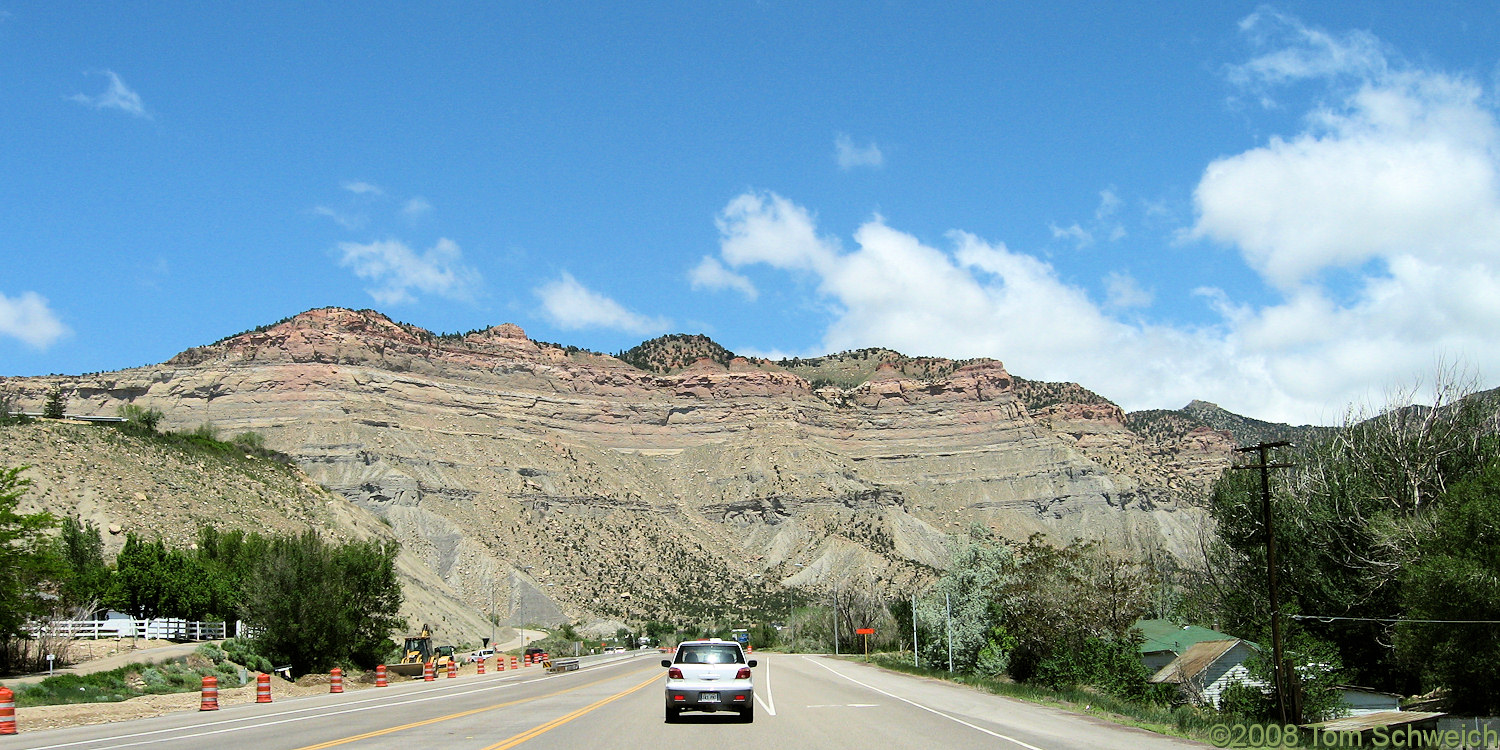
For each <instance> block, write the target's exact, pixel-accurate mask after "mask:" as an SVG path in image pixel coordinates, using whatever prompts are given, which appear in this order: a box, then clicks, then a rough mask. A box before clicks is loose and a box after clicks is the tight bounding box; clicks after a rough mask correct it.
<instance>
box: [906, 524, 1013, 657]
mask: <svg viewBox="0 0 1500 750" xmlns="http://www.w3.org/2000/svg"><path fill="white" fill-rule="evenodd" d="M1015 575H1016V561H1015V555H1014V553H1012V552H1011V550H1010V548H1009V547H1007V546H1006V545H1004V544H1003V543H1001V542H1000V541H999V540H997V539H995V538H994V537H993V536H991V535H990V534H989V532H988V531H987V530H985V529H983V528H981V527H975V528H973V529H971V530H970V532H969V536H968V537H967V538H966V539H964V540H963V541H962V542H961V543H960V546H958V547H957V549H956V550H955V551H954V554H953V564H952V566H951V567H950V568H949V570H948V572H947V573H945V574H944V575H943V576H942V577H941V578H939V579H938V581H937V584H936V585H935V586H934V587H933V589H932V590H931V591H930V592H928V593H927V594H926V595H925V596H923V597H921V598H920V599H918V600H917V629H918V640H919V641H920V647H919V648H918V651H919V652H920V653H921V660H922V663H923V664H927V665H930V666H938V667H946V666H947V665H948V643H949V634H950V633H951V635H952V643H953V668H954V669H955V670H956V671H959V672H972V671H975V670H976V669H979V668H980V664H979V661H980V656H981V652H982V651H984V650H985V649H986V647H988V652H987V655H988V658H987V660H986V663H985V665H984V667H983V669H982V670H981V671H983V672H986V673H992V674H993V673H998V672H1001V671H1004V670H1005V668H1006V667H1007V666H1008V665H1007V664H1006V663H1005V662H1006V660H1007V659H1008V656H1009V649H1008V648H1006V647H1004V645H1003V644H1004V642H1005V638H1006V637H1007V635H1006V634H1005V632H1004V628H1003V625H1002V621H1001V616H1000V615H1001V612H1002V611H1004V606H1005V601H1004V597H1003V591H1004V589H1005V587H1006V586H1007V585H1009V584H1010V583H1011V582H1012V580H1013V579H1014V577H1015ZM950 614H951V617H950Z"/></svg>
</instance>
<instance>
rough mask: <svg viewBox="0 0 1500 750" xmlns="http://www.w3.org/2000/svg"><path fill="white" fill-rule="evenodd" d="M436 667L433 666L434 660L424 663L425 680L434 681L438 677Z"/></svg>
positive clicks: (423, 673) (423, 675)
mask: <svg viewBox="0 0 1500 750" xmlns="http://www.w3.org/2000/svg"><path fill="white" fill-rule="evenodd" d="M434 669H435V667H433V665H432V662H427V663H426V664H423V665H422V681H423V682H432V681H433V680H436V679H437V673H436V672H435V671H434Z"/></svg>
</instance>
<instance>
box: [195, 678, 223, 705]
mask: <svg viewBox="0 0 1500 750" xmlns="http://www.w3.org/2000/svg"><path fill="white" fill-rule="evenodd" d="M198 710H199V711H217V710H219V678H217V677H214V676H211V675H210V676H208V677H204V678H203V701H202V702H201V703H199V704H198Z"/></svg>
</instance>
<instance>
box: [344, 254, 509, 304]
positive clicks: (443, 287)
mask: <svg viewBox="0 0 1500 750" xmlns="http://www.w3.org/2000/svg"><path fill="white" fill-rule="evenodd" d="M338 249H339V253H340V257H339V265H341V266H344V267H346V268H352V269H353V270H354V275H355V276H358V277H359V278H361V279H365V280H367V281H370V282H373V283H375V286H374V287H372V288H369V289H366V290H365V291H366V292H369V294H370V296H371V297H374V298H375V301H376V302H379V303H381V304H385V305H395V304H400V303H403V302H415V301H416V297H415V295H413V294H412V292H413V291H417V292H422V293H426V294H436V295H438V296H440V297H446V298H448V299H457V300H468V299H471V298H472V296H473V292H474V290H475V289H477V288H478V286H479V285H480V284H481V283H482V282H483V278H482V277H481V276H480V274H479V272H478V271H476V270H474V269H473V268H471V267H469V266H467V265H464V263H463V251H462V250H461V249H459V247H458V244H457V243H455V242H453V241H452V240H449V239H446V238H443V239H439V240H438V241H437V244H435V245H433V246H432V247H431V248H430V249H428V250H427V251H425V252H423V253H421V254H418V253H416V252H414V251H413V250H412V249H411V248H409V247H407V246H406V244H405V243H403V242H401V241H399V240H394V239H391V240H385V241H382V242H371V243H369V244H367V245H361V244H358V243H354V242H341V243H339V246H338Z"/></svg>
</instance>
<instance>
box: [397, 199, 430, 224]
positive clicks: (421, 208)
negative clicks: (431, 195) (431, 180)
mask: <svg viewBox="0 0 1500 750" xmlns="http://www.w3.org/2000/svg"><path fill="white" fill-rule="evenodd" d="M431 211H432V204H431V203H428V202H427V199H426V198H423V197H422V196H420V195H418V196H416V197H414V198H411V199H409V200H407V201H406V202H405V203H403V204H401V215H402V216H404V217H406V220H407V221H416V220H417V219H420V218H422V217H423V216H426V215H427V214H428V213H430V212H431Z"/></svg>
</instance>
